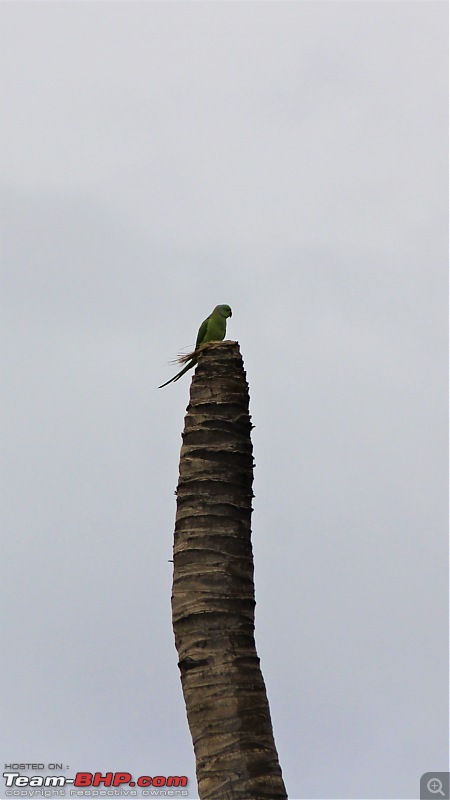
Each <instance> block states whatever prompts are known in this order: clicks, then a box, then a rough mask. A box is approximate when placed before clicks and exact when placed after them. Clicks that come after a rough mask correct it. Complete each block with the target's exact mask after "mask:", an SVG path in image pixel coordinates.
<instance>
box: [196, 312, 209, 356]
mask: <svg viewBox="0 0 450 800" xmlns="http://www.w3.org/2000/svg"><path fill="white" fill-rule="evenodd" d="M208 322H209V317H207V318H206V319H205V320H203V322H202V324H201V325H200V327H199V329H198V333H197V341H196V343H195V349H196V350H197V347H198V346H199V345H200V344H201V343H202V342H203V339H204V338H205V336H206V331H207V330H208Z"/></svg>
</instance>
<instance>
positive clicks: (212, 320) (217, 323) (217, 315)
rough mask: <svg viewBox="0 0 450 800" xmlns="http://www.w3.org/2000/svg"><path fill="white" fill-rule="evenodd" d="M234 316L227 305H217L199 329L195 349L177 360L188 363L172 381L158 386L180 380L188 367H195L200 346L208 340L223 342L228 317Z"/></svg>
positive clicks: (160, 387) (180, 362)
mask: <svg viewBox="0 0 450 800" xmlns="http://www.w3.org/2000/svg"><path fill="white" fill-rule="evenodd" d="M231 316H232V312H231V308H230V306H227V305H222V306H216V307H215V309H214V311H213V312H212V313H211V314H210V315H209V317H206V319H205V320H204V321H203V322H202V324H201V325H200V327H199V329H198V334H197V341H196V343H195V350H194V351H193V352H192V353H188V354H187V355H185V356H180V357H179V358H178V359H177V361H178V363H179V364H186V366H185V367H183V369H182V370H181V372H179V373H178V375H175V377H174V378H171V379H170V381H166V382H165V383H163V384H161V386H158V389H162V388H163V386H167V384H168V383H173V382H174V381H177V380H179V378H181V376H182V375H184V373H185V372H187V371H188V369H191V368H192V367H195V365H196V363H197V352H198V349H199V347H201V346H202V345H203V344H206V342H221V341H222V339H224V338H225V334H226V331H227V319H228V317H231Z"/></svg>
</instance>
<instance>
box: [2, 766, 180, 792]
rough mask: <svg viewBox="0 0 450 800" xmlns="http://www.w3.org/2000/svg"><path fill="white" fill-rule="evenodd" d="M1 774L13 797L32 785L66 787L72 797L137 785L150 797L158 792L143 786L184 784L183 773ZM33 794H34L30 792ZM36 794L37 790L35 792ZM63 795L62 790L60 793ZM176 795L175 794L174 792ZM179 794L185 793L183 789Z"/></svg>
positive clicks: (162, 786) (172, 786)
mask: <svg viewBox="0 0 450 800" xmlns="http://www.w3.org/2000/svg"><path fill="white" fill-rule="evenodd" d="M3 777H4V779H5V785H6V789H7V790H8V789H9V790H10V791H6V795H7V796H8V797H14V796H18V795H23V793H22V792H19V791H17V790H18V789H25V788H27V789H28V788H29V789H32V788H33V787H41V788H46V789H53V788H56V787H58V788H62V787H70V788H72V787H73V789H72V791H69V792H68V794H69V795H72V796H77V795H83V794H85V793H84V792H83V791H79V789H92V788H93V789H94V790H95V789H97V788H98V787H101V788H102V789H104V788H105V787H106V788H108V789H109V788H111V789H114V788H115V789H117V788H118V787H120V789H121V791H120V794H121V795H123V796H125V795H130V796H135V795H136V794H137V792H135V791H124V787H125V786H127V787H130V788H131V789H133V787H136V786H137V787H139V789H141V792H140V795H141V796H142V797H145V796H150V795H151V796H154V795H155V794H159V792H158V793H156V792H154V791H150V790H149V791H145V789H149V787H152V789H166V788H167V789H178V788H180V787H184V786H187V782H188V779H187V777H186V776H185V775H169V776H167V777H166V776H164V775H155V776H154V777H151V776H150V775H141V776H140V777H139V778H137V779H136V780H134V779H133V776H132V775H131V773H130V772H105V774H104V775H103V774H102V773H101V772H77V773H76V775H75V778H66V776H65V775H45V776H44V775H31V776H30V775H21V774H20V772H4V773H3ZM25 794H26V795H27V796H28V795H29V796H31V792H30V793H29V792H25ZM33 794H34V793H33ZM36 794H37V793H36ZM39 794H40V793H39ZM64 794H65V792H64ZM86 794H89V795H93V796H94V795H95V796H98V795H100V794H101V795H102V796H103V795H106V794H108V795H113V794H115V792H113V791H111V792H110V791H108V792H103V791H102V792H98V791H89V792H86ZM177 794H178V796H180V794H179V793H177ZM182 794H187V793H185V792H183V793H182ZM170 795H171V796H176V795H175V793H174V792H170Z"/></svg>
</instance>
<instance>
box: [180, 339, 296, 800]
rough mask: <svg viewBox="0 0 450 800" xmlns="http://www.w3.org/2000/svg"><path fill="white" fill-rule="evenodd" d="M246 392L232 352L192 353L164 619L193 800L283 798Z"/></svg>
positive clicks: (223, 345) (223, 347) (227, 348)
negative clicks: (192, 770) (259, 597)
mask: <svg viewBox="0 0 450 800" xmlns="http://www.w3.org/2000/svg"><path fill="white" fill-rule="evenodd" d="M248 404H249V397H248V385H247V382H246V380H245V372H244V368H243V363H242V358H241V355H240V351H239V345H238V344H237V342H229V341H226V342H213V343H210V344H209V345H208V347H206V348H205V349H204V350H203V351H202V352H201V353H200V354H199V360H198V367H197V370H196V373H195V376H194V378H193V381H192V385H191V395H190V403H189V406H188V409H187V415H186V419H185V429H184V433H183V445H182V448H181V456H180V478H179V482H178V489H177V515H176V524H175V542H174V574H173V595H172V614H173V627H174V633H175V644H176V647H177V650H178V655H179V668H180V673H181V682H182V687H183V694H184V699H185V703H186V711H187V717H188V723H189V728H190V731H191V735H192V740H193V743H194V751H195V757H196V765H197V781H198V790H199V796H200V798H201V800H286V799H287V794H286V789H285V787H284V783H283V779H282V777H281V768H280V765H279V762H278V755H277V751H276V747H275V742H274V739H273V732H272V723H271V720H270V711H269V704H268V701H267V695H266V689H265V685H264V680H263V677H262V674H261V670H260V666H259V658H258V656H257V654H256V648H255V640H254V635H253V634H254V611H255V595H254V584H253V552H252V545H251V528H250V520H251V511H252V506H251V503H252V497H253V493H252V483H253V456H252V443H251V439H250V431H251V427H252V426H251V423H250V416H249V410H248Z"/></svg>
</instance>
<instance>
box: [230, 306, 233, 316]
mask: <svg viewBox="0 0 450 800" xmlns="http://www.w3.org/2000/svg"><path fill="white" fill-rule="evenodd" d="M232 316H233V312H232V310H231V308H230V317H232Z"/></svg>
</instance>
